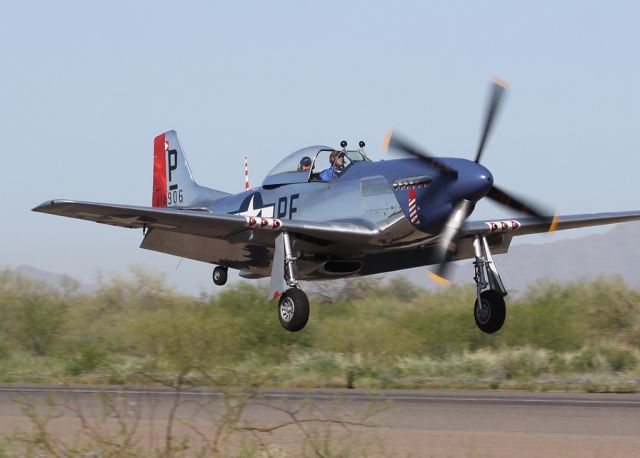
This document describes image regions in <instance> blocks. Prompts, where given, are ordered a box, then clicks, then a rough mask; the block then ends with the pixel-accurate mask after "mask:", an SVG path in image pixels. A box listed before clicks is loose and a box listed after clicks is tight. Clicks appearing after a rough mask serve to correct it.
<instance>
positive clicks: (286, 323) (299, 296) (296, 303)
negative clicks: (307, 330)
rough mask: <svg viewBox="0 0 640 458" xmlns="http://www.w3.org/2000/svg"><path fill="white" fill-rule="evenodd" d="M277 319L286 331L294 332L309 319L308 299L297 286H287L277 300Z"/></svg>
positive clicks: (302, 326)
mask: <svg viewBox="0 0 640 458" xmlns="http://www.w3.org/2000/svg"><path fill="white" fill-rule="evenodd" d="M278 319H279V320H280V324H281V325H282V327H283V328H285V329H286V330H287V331H291V332H296V331H300V330H301V329H302V328H304V327H305V325H306V324H307V321H309V299H308V298H307V295H306V294H305V293H304V291H302V290H301V289H298V288H289V289H288V290H286V291H285V292H284V294H283V295H282V296H280V300H279V301H278Z"/></svg>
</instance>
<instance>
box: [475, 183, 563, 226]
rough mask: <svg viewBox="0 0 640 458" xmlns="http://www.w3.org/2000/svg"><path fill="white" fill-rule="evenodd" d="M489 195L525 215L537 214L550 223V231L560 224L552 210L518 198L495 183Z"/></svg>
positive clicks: (537, 216) (540, 218)
mask: <svg viewBox="0 0 640 458" xmlns="http://www.w3.org/2000/svg"><path fill="white" fill-rule="evenodd" d="M487 197H488V198H490V199H492V200H494V201H495V202H497V203H499V204H500V205H504V206H505V207H508V208H511V209H513V210H516V211H518V212H520V213H523V214H525V215H530V216H535V217H536V218H538V219H539V220H540V221H542V222H545V223H547V224H549V232H553V231H554V230H555V229H556V226H557V224H558V221H557V216H556V215H551V212H549V211H546V210H543V209H541V208H539V207H538V206H537V205H534V204H531V203H529V202H526V201H524V200H522V199H521V198H516V197H515V196H514V195H513V194H511V193H509V192H507V191H505V190H503V189H500V188H498V187H497V186H496V185H493V187H492V188H491V189H490V190H489V193H488V194H487Z"/></svg>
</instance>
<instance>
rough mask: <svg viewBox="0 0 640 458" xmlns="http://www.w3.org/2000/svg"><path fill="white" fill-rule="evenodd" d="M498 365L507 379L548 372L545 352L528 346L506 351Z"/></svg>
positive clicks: (534, 375)
mask: <svg viewBox="0 0 640 458" xmlns="http://www.w3.org/2000/svg"><path fill="white" fill-rule="evenodd" d="M499 365H500V367H501V368H502V371H503V372H504V375H505V377H506V378H507V379H515V378H526V377H536V376H538V375H540V374H543V373H546V372H549V360H548V355H547V352H545V351H542V350H535V349H532V348H528V347H527V348H521V349H516V350H513V351H509V352H507V353H506V354H505V355H503V356H502V357H501V359H500V361H499Z"/></svg>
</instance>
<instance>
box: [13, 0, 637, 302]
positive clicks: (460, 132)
mask: <svg viewBox="0 0 640 458" xmlns="http://www.w3.org/2000/svg"><path fill="white" fill-rule="evenodd" d="M639 20H640V6H639V5H638V3H637V2H632V1H628V2H620V1H609V2H602V1H600V2H589V1H575V2H574V1H564V2H557V1H538V2H511V1H504V2H494V1H486V2H471V1H466V2H460V1H397V2H378V1H351V2H345V1H332V0H324V1H322V2H312V1H304V0H298V1H271V2H264V1H243V2H228V1H227V2H218V1H204V2H191V1H185V2H162V1H144V0H140V1H135V2H130V1H119V0H115V1H109V2H100V3H99V2H86V1H77V2H69V1H64V0H62V1H60V0H57V1H55V2H45V1H42V2H36V1H11V0H9V1H7V2H3V11H2V15H0V56H1V57H2V67H1V68H2V71H0V126H1V128H2V130H3V131H4V134H3V135H2V150H3V158H2V165H3V167H2V170H3V171H4V182H5V185H4V186H3V193H2V196H3V197H2V206H3V207H4V208H3V212H2V214H3V217H2V224H1V225H0V240H1V245H0V266H2V265H5V266H19V265H23V264H28V265H32V266H34V267H37V268H39V269H42V270H47V271H51V272H57V273H66V274H70V275H72V276H74V277H76V278H78V279H79V280H81V281H83V282H87V283H90V282H92V281H93V280H94V279H95V277H96V275H97V273H98V272H102V273H119V272H126V271H127V269H128V268H129V266H131V265H141V266H144V267H145V268H148V269H149V270H152V271H155V272H159V273H163V274H165V275H166V276H167V280H168V281H170V282H171V283H173V284H177V285H179V286H180V287H181V288H183V289H185V290H188V291H196V290H209V289H210V288H212V286H211V282H210V275H211V266H209V265H207V264H204V263H198V262H195V261H189V260H183V261H182V262H180V260H179V259H178V258H175V257H172V256H169V255H164V254H160V253H155V252H149V251H146V250H141V249H139V248H138V246H139V244H140V241H141V238H142V234H141V232H140V231H134V230H128V229H121V228H114V227H111V226H104V225H98V224H93V223H89V222H85V221H77V220H72V219H66V218H59V217H54V216H51V215H44V214H37V213H34V212H31V211H30V209H31V208H33V207H34V206H36V205H38V204H40V203H41V202H43V201H45V200H49V199H53V198H69V199H76V200H85V201H96V202H109V203H123V204H133V205H150V199H151V183H152V173H151V172H152V155H153V137H154V136H155V135H157V134H158V133H161V132H163V131H165V130H169V129H176V130H177V132H178V135H179V137H180V140H181V143H182V146H183V148H184V149H185V151H186V153H187V155H188V158H189V162H190V165H191V168H192V170H193V173H194V176H195V178H196V180H197V181H198V182H199V183H200V184H202V185H204V186H209V187H213V188H216V189H220V190H223V191H227V192H240V191H242V190H243V187H244V164H243V161H244V156H245V155H246V156H248V157H249V170H250V178H251V182H252V185H258V184H259V183H260V182H261V181H262V179H263V178H264V176H265V174H266V173H267V172H268V171H269V169H270V168H271V167H272V166H273V165H274V164H275V163H276V162H278V161H279V160H280V159H281V158H282V157H284V156H285V155H287V154H289V153H290V152H292V151H294V150H296V149H299V148H301V147H303V146H307V145H313V144H328V145H336V146H337V145H338V144H339V142H340V140H342V139H346V140H348V141H349V142H350V144H352V145H355V144H357V142H358V141H359V140H364V141H366V142H367V151H368V153H369V155H370V156H371V157H372V158H373V159H381V158H384V157H386V156H385V154H384V153H383V152H382V151H381V144H382V139H383V136H384V133H385V131H386V130H387V129H389V128H394V129H396V130H397V131H398V132H401V133H402V134H403V135H404V136H406V137H408V138H411V139H412V140H413V141H414V142H416V143H417V144H420V145H422V146H424V147H425V148H427V149H428V150H429V151H431V152H433V153H434V154H436V155H442V156H460V157H466V158H473V157H474V154H475V148H476V146H477V143H478V137H479V135H480V127H481V123H482V118H483V116H484V109H485V103H486V100H487V96H488V88H489V86H488V81H489V79H490V78H491V77H492V76H494V75H498V76H500V77H501V78H503V79H505V80H506V81H508V82H509V84H510V86H511V90H510V91H509V94H508V97H507V100H506V103H505V104H504V109H503V110H502V112H501V114H500V116H499V119H498V122H497V124H496V126H495V128H494V130H493V133H492V137H491V139H490V141H489V144H488V146H487V149H486V151H485V154H484V156H483V160H482V161H483V164H484V165H485V166H486V167H488V168H489V169H490V170H491V171H492V173H493V176H494V178H495V181H496V183H497V184H499V185H500V186H501V187H504V188H507V189H509V190H511V191H513V192H516V193H518V194H520V195H523V196H527V197H529V198H532V199H533V200H535V201H536V202H539V203H541V204H544V205H547V206H548V207H551V208H555V209H557V210H558V211H559V212H560V213H563V214H570V213H588V212H602V211H623V210H635V209H640V203H639V202H638V200H639V199H638V197H639V196H640V183H639V182H638V180H637V178H636V177H637V174H638V172H637V171H638V170H639V168H640V154H639V153H640V139H639V137H640V136H639V132H638V126H639V125H640V108H639V102H640V90H639V89H638V83H639V82H640V60H639V59H638V58H637V54H638V43H640V28H638V27H637V23H638V21H639ZM508 214H510V213H506V212H505V211H503V210H502V209H500V208H498V207H495V206H493V205H492V204H489V203H484V202H483V203H481V204H479V205H478V207H477V208H476V211H475V213H474V214H473V215H472V217H471V218H472V219H481V218H493V217H504V216H506V215H508ZM570 232H571V234H570V235H569V236H570V237H575V236H580V235H583V234H585V231H583V230H579V231H570ZM560 236H561V235H558V236H556V235H554V236H553V237H555V238H554V240H556V239H557V237H560ZM547 239H548V240H551V239H549V238H547ZM547 239H540V238H538V239H536V238H535V237H533V238H527V237H522V238H521V241H526V242H529V241H532V240H533V241H535V240H538V241H542V242H541V243H544V240H547Z"/></svg>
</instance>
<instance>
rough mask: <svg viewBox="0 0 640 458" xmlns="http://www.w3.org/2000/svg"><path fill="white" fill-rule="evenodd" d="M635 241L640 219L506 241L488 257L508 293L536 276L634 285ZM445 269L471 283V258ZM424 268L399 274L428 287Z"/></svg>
mask: <svg viewBox="0 0 640 458" xmlns="http://www.w3.org/2000/svg"><path fill="white" fill-rule="evenodd" d="M551 237H553V236H551ZM639 242H640V223H625V224H619V225H616V226H614V227H613V228H612V229H611V230H610V231H607V232H605V233H602V234H594V235H588V236H584V237H581V238H577V239H571V240H559V241H557V242H549V243H544V244H539V245H537V244H536V245H534V244H523V245H518V246H513V245H512V247H511V248H510V249H509V252H508V253H507V254H503V255H496V256H494V261H495V263H496V265H497V266H498V270H499V272H500V275H501V276H502V280H503V282H504V284H505V286H506V288H507V290H508V291H512V292H513V291H516V290H519V291H522V290H523V289H525V288H526V287H527V286H528V285H530V284H532V283H534V282H536V281H538V280H541V279H550V280H554V281H558V282H568V281H572V280H577V279H579V278H586V279H589V278H595V277H598V276H603V275H609V276H610V275H620V276H621V277H622V278H623V279H624V280H625V281H626V282H627V283H628V284H629V285H631V286H634V287H638V288H640V269H639V268H638V266H639V265H640V243H639ZM451 270H452V280H453V282H454V283H456V284H473V265H472V260H466V261H459V262H456V263H454V265H453V267H452V269H451ZM426 272H427V268H417V269H410V270H408V271H405V275H406V278H407V279H408V280H410V281H412V282H414V283H417V284H420V285H423V286H427V287H429V286H428V284H429V282H430V281H429V280H428V278H427V276H426Z"/></svg>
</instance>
